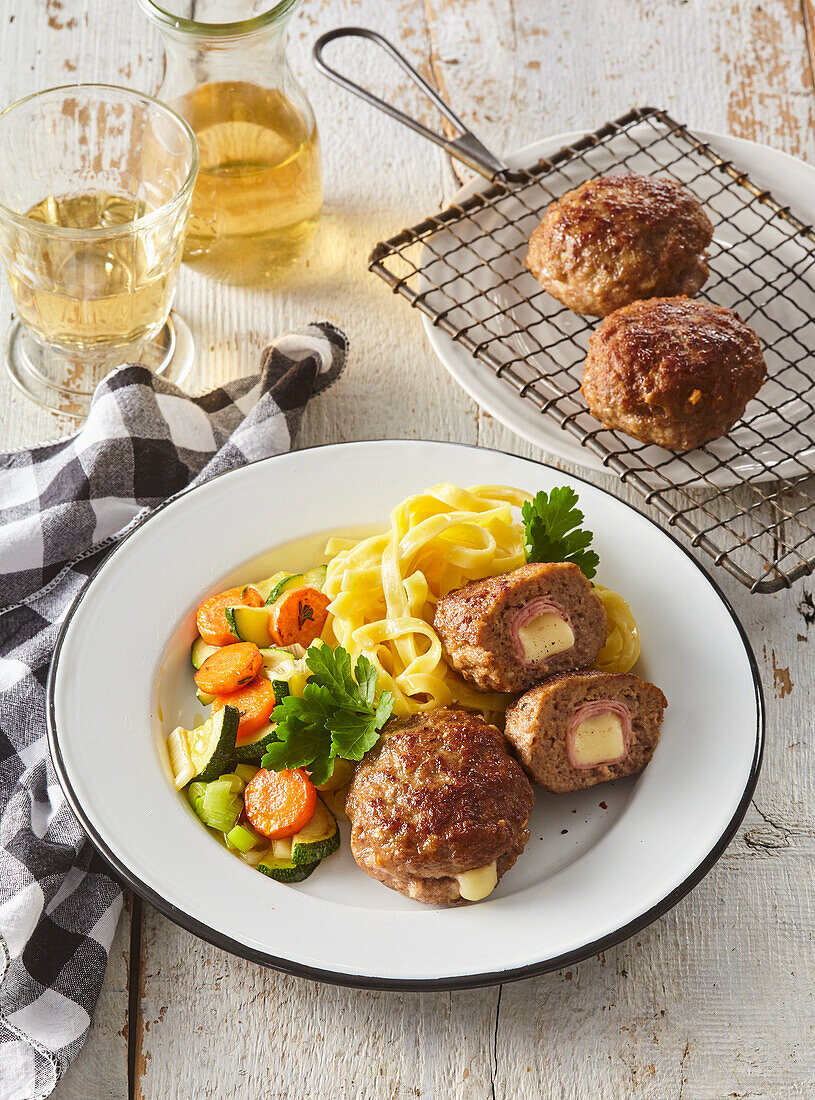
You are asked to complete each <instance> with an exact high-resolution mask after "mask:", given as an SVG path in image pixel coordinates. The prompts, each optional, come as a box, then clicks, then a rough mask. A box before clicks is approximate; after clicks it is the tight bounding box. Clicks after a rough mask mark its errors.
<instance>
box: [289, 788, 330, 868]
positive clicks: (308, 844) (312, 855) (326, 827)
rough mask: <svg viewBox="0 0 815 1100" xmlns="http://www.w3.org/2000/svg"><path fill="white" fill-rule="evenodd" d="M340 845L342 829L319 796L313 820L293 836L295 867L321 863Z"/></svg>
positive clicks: (292, 853) (292, 855) (292, 850)
mask: <svg viewBox="0 0 815 1100" xmlns="http://www.w3.org/2000/svg"><path fill="white" fill-rule="evenodd" d="M339 846H340V831H339V829H338V828H337V822H336V821H335V820H334V815H333V814H332V813H331V811H330V810H329V809H328V807H327V806H326V805H325V803H324V802H323V800H322V799H321V798H318V799H317V808H316V809H315V811H314V816H313V817H312V819H311V821H309V823H308V824H307V825H305V826H304V827H303V828H302V829H301V830H300V832H299V833H295V834H294V836H293V837H292V838H291V861H292V863H293V864H294V866H295V867H305V866H308V865H310V864H312V863H319V862H320V860H321V859H325V858H326V856H330V855H333V854H334V852H336V850H337V849H338V848H339Z"/></svg>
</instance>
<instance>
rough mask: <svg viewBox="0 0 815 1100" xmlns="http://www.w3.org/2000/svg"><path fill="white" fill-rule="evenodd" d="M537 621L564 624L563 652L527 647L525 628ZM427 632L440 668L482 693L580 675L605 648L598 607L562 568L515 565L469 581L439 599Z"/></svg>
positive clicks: (569, 568)
mask: <svg viewBox="0 0 815 1100" xmlns="http://www.w3.org/2000/svg"><path fill="white" fill-rule="evenodd" d="M544 615H546V616H550V615H551V616H557V617H558V618H559V619H561V620H562V621H563V622H565V623H566V624H567V625H568V627H569V629H570V630H571V632H572V635H573V638H574V642H573V644H572V645H571V646H570V647H569V648H568V649H564V650H562V651H560V652H552V648H551V647H549V649H548V651H546V650H545V649H544V651H543V652H541V650H540V648H539V649H538V650H537V651H536V650H535V649H533V648H532V646H531V644H530V639H529V630H530V627H532V624H534V623H535V622H539V621H540V617H541V616H544ZM548 621H551V620H548ZM555 625H556V624H555ZM433 626H434V627H435V628H436V631H437V633H438V635H439V637H440V638H441V640H442V644H443V645H444V650H445V654H446V657H447V660H448V662H449V663H450V664H451V665H452V666H453V668H455V669H456V670H457V671H458V672H460V673H461V675H462V676H463V677H464V678H465V679H467V680H471V681H472V682H473V683H474V684H476V685H477V686H478V687H480V688H482V689H483V690H484V691H523V690H524V689H525V688H528V687H531V686H532V684H536V683H537V682H538V681H539V680H542V679H543V678H544V676H549V675H551V674H552V673H554V672H563V671H565V670H566V669H570V668H585V667H586V666H587V665H590V664H592V662H593V661H594V659H595V658H596V657H597V654H598V653H599V651H600V650H601V649H602V647H603V646H604V645H605V641H606V613H605V610H604V608H603V604H602V602H601V601H600V598H599V597H598V596H596V595H595V594H594V592H592V588H591V585H590V584H589V582H588V581H587V580H586V578H585V577H584V575H583V574H582V573H581V572H580V570H579V569H578V567H577V566H576V565H572V564H571V563H570V562H546V563H544V564H538V563H535V564H529V565H522V566H521V567H520V569H515V570H514V571H513V572H512V573H504V574H503V575H502V576H500V577H488V578H487V579H486V580H483V581H473V582H472V583H471V584H468V585H465V586H464V588H459V589H456V591H455V592H451V593H450V594H449V595H447V596H445V597H444V598H443V599H441V600H439V602H438V605H437V607H436V614H435V617H434V619H433ZM532 629H534V627H532ZM536 652H537V655H536Z"/></svg>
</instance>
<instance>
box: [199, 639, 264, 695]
mask: <svg viewBox="0 0 815 1100" xmlns="http://www.w3.org/2000/svg"><path fill="white" fill-rule="evenodd" d="M262 668H263V658H262V657H261V655H260V650H259V649H258V647H257V646H256V645H255V643H254V642H235V643H234V644H233V645H225V646H221V648H220V649H217V650H216V651H215V652H214V653H213V654H212V655H211V656H209V657H207V659H206V661H204V663H203V664H202V665H201V667H200V668H199V669H198V671H197V672H196V674H195V682H196V684H197V685H198V687H199V688H200V689H201V691H203V692H205V693H206V694H207V695H223V694H225V693H226V692H230V691H237V690H238V688H242V687H246V685H247V684H251V683H252V681H253V680H254V678H255V677H256V676H257V674H258V673H259V672H260V670H261V669H262Z"/></svg>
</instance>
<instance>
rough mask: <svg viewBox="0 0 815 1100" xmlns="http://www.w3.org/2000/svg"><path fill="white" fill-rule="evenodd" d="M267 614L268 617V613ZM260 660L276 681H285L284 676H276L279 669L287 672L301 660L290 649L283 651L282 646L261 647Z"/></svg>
mask: <svg viewBox="0 0 815 1100" xmlns="http://www.w3.org/2000/svg"><path fill="white" fill-rule="evenodd" d="M266 614H267V616H268V612H267V613H266ZM299 648H301V649H302V648H303V647H302V646H300V647H299ZM260 659H261V660H262V661H263V667H264V668H265V669H266V671H267V672H268V673H269V676H270V678H276V679H283V677H282V676H281V677H277V676H276V673H277V670H278V668H282V669H283V670H284V671H285V670H286V669H287V668H290V667H291V666H292V665H294V664H296V662H297V661H298V660H299V658H298V657H296V656H295V655H294V654H293V653H292V651H291V650H290V649H283V648H282V646H268V647H266V648H264V647H263V646H261V647H260Z"/></svg>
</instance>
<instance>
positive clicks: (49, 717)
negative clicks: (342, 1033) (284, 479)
mask: <svg viewBox="0 0 815 1100" xmlns="http://www.w3.org/2000/svg"><path fill="white" fill-rule="evenodd" d="M391 443H410V444H414V445H416V446H419V447H421V446H423V445H425V444H428V443H430V444H441V445H442V446H446V447H457V448H462V449H465V450H473V449H478V450H481V451H487V452H490V453H493V454H499V455H504V456H507V457H510V458H520V459H522V460H523V461H525V462H533V463H535V464H536V465H538V466H543V467H546V468H547V469H549V470H553V471H554V472H555V473H561V472H562V471H559V470H558V469H557V467H556V466H552V465H551V464H550V463H548V462H542V461H540V460H539V459H534V458H527V457H526V456H524V455H514V454H512V452H510V451H503V450H500V449H499V448H497V447H478V448H474V447H473V445H472V444H468V443H460V442H448V441H445V440H427V439H415V438H412V439H411V438H406V437H401V438H400V437H394V438H391V439H359V440H349V441H346V442H341V443H321V444H316V445H314V446H312V447H302V448H295V450H297V451H303V452H305V451H319V450H325V449H327V448H346V447H356V446H360V445H371V444H373V445H375V446H387V445H388V444H391ZM291 453H292V452H290V451H284V452H282V455H286V454H291ZM282 455H269V456H267V457H266V458H259V459H254V460H253V461H252V462H246V463H244V464H243V465H242V466H239V467H236V468H234V469H232V470H224V471H222V472H221V473H219V474H215V475H214V476H213V477H212V478H208V479H207V481H205V482H202V483H201V485H196V486H193V487H187V488H185V489H182V490H181V491H180V492H178V493H175V494H174V495H173V496H171V497H169V498H167V500H164V501H162V502H161V503H160V504H159V505H157V506H156V508H155V509H153V511H151V512H149V513H148V514H147V515H146V516H144V517H143V518H142V519H141V520H139V522H138V523H136V524H134V526H133V527H132V528H131V529H130V530H128V531H127V533H126V534H125V535H124V536H123V537H122V538H121V539H120V541H119V542H118V543H117V544H116V545H115V546H114V547H113V549H112V550H111V551H110V552H109V553H108V554H106V555H105V556H104V557H103V558H102V560H101V561H100V562H99V563H98V564H97V565H96V567H95V568H94V570H93V572H92V573H91V574H90V576H89V577H88V579H87V581H86V583H85V584H84V585H83V587H82V589H81V591H80V592H79V593H78V594H77V596H76V597H75V599H74V600H73V602H72V604H71V606H70V608H69V609H68V612H67V613H66V616H65V620H64V622H63V623H62V626H61V628H60V632H59V636H58V637H57V642H56V645H55V646H54V652H53V656H52V658H51V663H50V665H49V669H48V679H47V682H46V731H47V732H46V736H47V742H48V750H49V754H50V757H51V762H52V765H53V767H54V771H55V772H56V776H57V780H58V782H59V785H60V787H61V789H62V792H63V794H64V795H65V798H66V800H67V802H68V805H69V806H70V807H71V810H72V811H73V813H74V815H75V816H76V817H77V819H78V821H79V823H80V825H81V826H82V828H83V830H84V831H85V833H86V834H87V836H88V838H89V840H90V841H91V843H92V844H93V846H94V848H95V849H96V851H97V852H98V853H99V854H100V855H101V856H102V858H103V859H104V860H105V862H106V863H107V864H108V865H109V867H110V868H111V869H112V870H113V872H114V877H116V878H118V879H119V880H120V882H122V883H123V884H124V885H126V886H128V887H129V888H130V889H131V890H132V891H133V892H134V894H136V895H137V896H138V897H140V898H142V899H144V900H145V901H148V902H149V903H150V904H151V905H152V906H153V907H154V908H156V909H158V911H159V912H160V913H162V914H163V915H164V916H166V917H168V918H169V919H170V920H171V921H173V923H174V924H177V925H178V926H179V927H180V928H183V929H184V930H185V931H187V932H191V933H192V934H193V935H195V936H198V937H199V939H202V940H204V941H205V942H206V943H209V944H211V945H212V946H213V947H217V948H219V949H220V950H223V951H228V952H230V953H231V954H233V955H236V956H238V957H239V958H242V959H246V960H247V961H249V962H255V963H260V964H261V965H263V966H267V967H269V968H270V969H273V970H278V971H280V972H282V973H286V974H292V975H294V976H295V977H299V978H306V979H309V980H311V981H316V982H324V983H326V984H329V985H337V986H343V987H346V988H352V989H375V990H389V991H401V992H433V991H436V992H444V991H452V990H462V989H478V988H482V987H486V986H493V985H502V984H504V983H505V982H515V981H522V980H524V979H525V978H531V977H535V976H537V975H540V974H548V973H551V972H553V971H556V970H561V969H563V968H564V967H566V966H574V965H577V964H578V963H580V962H584V961H585V960H586V959H590V958H593V957H594V956H595V955H597V954H599V953H600V952H601V951H606V950H608V949H609V948H611V947H614V946H616V945H617V944H619V943H623V942H624V941H625V940H627V939H630V938H631V937H632V936H634V935H636V934H637V933H638V932H640V931H642V930H643V929H644V928H647V927H648V925H650V924H653V922H654V921H656V920H658V919H659V918H660V917H662V916H664V915H665V914H666V913H668V912H670V910H671V909H673V908H674V907H675V906H676V905H677V904H678V903H679V902H680V901H681V900H682V898H683V897H685V896H686V895H687V894H688V893H690V891H691V890H693V889H694V888H695V887H696V886H698V884H699V883H700V882H701V881H702V879H703V878H705V877H706V876H707V875H708V873H709V872H710V871H711V870H712V868H713V867H714V866H715V865H716V863H718V861H719V859H720V858H721V856H722V855H723V853H724V851H725V850H726V848H727V847H728V846H729V844H730V842H731V840H732V839H733V837H734V836H735V834H736V831H737V829H738V827H739V825H740V824H741V822H742V820H743V818H744V815H745V813H746V812H747V808H748V806H749V805H750V800H751V799H752V796H753V793H754V791H755V788H756V784H757V782H758V777H759V775H760V773H761V765H762V761H763V755H764V746H765V742H766V705H765V700H764V689H763V685H762V682H761V676H760V672H759V668H758V662H757V660H756V656H755V653H754V650H753V646H752V644H751V642H750V639H749V638H748V636H747V633H746V631H745V629H744V627H743V625H742V623H741V621H740V619H739V617H738V615H737V614H736V612H735V610H734V608H733V606H732V605H731V603H730V601H729V599H728V598H727V596H726V595H725V594H724V592H723V591H722V590H721V588H720V587H719V585H718V583H717V582H716V581H715V580H714V579H713V577H712V576H711V575H710V574H709V573H708V571H707V570H706V569H705V568H704V567H703V565H702V564H701V562H699V561H697V559H696V558H695V556H694V555H693V554H692V553H691V551H690V549H689V548H687V547H685V546H683V545H682V543H681V542H679V540H678V539H677V537H676V536H675V535H674V534H672V533H671V532H669V531H666V530H664V529H663V528H662V527H660V526H659V525H658V524H657V523H656V522H655V521H654V520H653V519H652V518H651V517H650V516H648V515H647V514H646V513H645V512H643V511H641V510H640V509H639V508H637V507H635V506H634V505H632V504H629V503H628V502H627V501H624V500H621V498H620V497H618V496H616V495H615V494H614V493H611V492H609V491H608V490H607V489H604V488H603V487H602V486H600V485H596V484H595V483H594V482H592V481H590V480H589V479H588V478H587V477H583V476H581V475H580V474H572V473H570V474H569V476H570V477H573V478H575V480H577V481H581V482H583V483H584V484H586V485H589V486H591V488H593V489H597V490H599V491H600V492H601V493H603V494H604V495H605V496H610V497H612V498H613V499H614V500H616V501H617V502H618V503H619V504H622V505H623V506H624V507H626V508H630V509H631V510H632V511H634V512H636V513H637V514H638V515H640V516H642V518H644V519H646V520H647V521H648V523H649V524H650V525H651V526H652V527H655V528H656V529H657V531H658V532H659V533H660V534H662V535H664V536H665V537H666V538H667V539H668V540H669V542H671V543H672V544H673V545H674V546H675V547H677V548H678V549H679V550H681V551H682V553H683V554H684V555H685V556H686V557H687V558H688V559H689V560H690V561H691V562H692V563H693V565H695V566H696V568H697V569H698V570H699V572H700V573H701V574H702V577H703V578H704V579H705V580H707V582H708V584H709V585H710V587H711V588H712V589H713V592H714V594H715V595H716V596H717V597H718V599H719V600H720V602H721V603H722V605H723V606H724V608H725V610H726V611H727V613H728V615H729V616H730V618H731V620H732V621H733V624H734V625H735V627H736V631H737V633H738V636H739V638H740V640H741V643H742V646H743V648H744V651H745V654H746V656H747V661H748V666H749V669H750V675H751V678H752V681H753V689H754V694H755V706H756V731H755V747H754V750H753V759H752V761H751V764H750V770H749V773H748V776H747V781H746V784H745V787H744V791H743V793H742V796H741V799H740V800H739V803H738V805H737V807H736V809H735V811H734V813H733V815H732V817H731V818H730V821H729V822H728V823H727V825H726V826H725V828H724V831H723V832H722V834H721V836H720V837H719V838H718V840H717V841H716V843H715V844H714V845H713V847H712V848H711V849H710V851H709V852H708V854H707V856H706V857H705V858H704V859H703V860H701V862H700V863H698V864H697V865H696V867H695V868H694V869H693V870H692V871H691V873H690V874H689V875H688V876H687V877H686V878H684V879H683V880H682V882H681V883H679V885H678V886H676V887H675V888H674V889H673V890H672V891H670V893H668V894H667V895H666V896H665V897H664V898H662V899H661V900H660V901H659V902H657V904H656V905H653V906H652V907H651V908H650V909H648V910H646V911H645V912H644V913H641V914H640V915H639V916H638V917H636V918H634V920H632V921H629V922H628V923H627V924H625V925H622V926H621V927H620V928H617V929H615V930H614V931H613V932H609V933H607V934H606V935H605V936H602V937H600V938H599V939H597V940H592V941H591V942H590V943H587V944H584V945H582V946H581V947H579V948H575V949H574V950H572V951H567V952H564V953H563V954H561V955H558V956H555V957H554V958H551V959H545V960H541V961H539V962H536V963H528V964H525V965H524V966H520V967H514V968H512V969H510V970H492V971H484V972H482V973H479V974H464V975H460V976H455V977H442V978H417V979H413V978H382V977H376V976H368V975H362V974H348V973H344V972H342V971H333V970H324V969H322V968H319V967H312V966H307V965H306V964H304V963H299V962H297V961H296V960H292V959H284V958H279V957H278V956H276V955H273V954H272V953H271V952H267V951H262V950H258V949H256V948H252V947H249V946H247V945H246V944H244V943H242V942H241V941H240V940H235V939H233V938H232V937H231V936H229V935H226V934H225V933H223V932H219V931H218V930H217V929H214V928H212V927H211V926H210V925H208V924H206V923H205V922H203V921H201V920H199V919H198V918H197V917H195V916H193V915H192V914H190V913H187V912H186V911H185V910H182V909H179V908H178V907H177V906H175V905H173V904H172V902H170V901H168V900H167V899H166V898H164V897H162V896H161V895H160V894H159V893H157V892H156V891H155V890H153V889H152V887H150V886H148V885H147V884H146V883H144V882H143V881H142V880H141V879H140V878H139V876H138V874H136V873H135V872H134V871H132V870H131V869H130V868H129V867H127V866H126V865H125V864H124V863H123V862H122V861H121V860H120V859H119V858H118V856H117V855H116V854H115V853H114V852H113V851H112V850H111V849H110V847H109V846H108V844H107V843H106V842H105V841H104V840H103V839H102V837H101V836H100V835H99V833H98V831H97V829H96V827H95V825H94V823H93V821H92V820H91V818H90V816H89V814H88V813H86V811H85V810H84V808H83V806H82V804H81V801H80V800H79V798H78V797H77V795H76V793H75V792H74V789H73V786H72V783H71V779H70V777H69V775H68V771H67V768H66V766H65V762H64V759H63V756H62V751H61V747H60V742H59V731H58V729H57V722H56V713H55V688H56V680H57V675H58V670H59V658H60V654H61V651H62V646H63V643H64V641H65V638H66V636H67V633H68V630H69V627H70V624H71V621H72V620H73V617H74V615H75V613H76V611H77V609H78V608H79V606H80V604H81V603H82V601H83V600H84V599H85V597H86V596H87V594H88V592H90V591H91V588H92V586H93V583H94V581H95V580H96V578H97V576H98V575H99V573H100V572H101V570H102V569H103V568H104V566H105V565H106V564H107V562H109V561H110V560H111V558H112V557H113V556H114V555H115V554H116V553H118V551H119V550H120V548H121V547H122V546H124V544H125V543H126V542H127V540H128V539H129V538H130V537H131V535H133V534H134V533H135V532H136V531H138V530H141V528H142V527H143V526H144V525H145V524H147V523H149V522H150V521H151V520H152V519H154V518H155V517H156V516H158V515H160V514H161V513H162V512H163V511H164V510H165V509H166V508H168V507H170V506H171V505H172V504H175V503H177V502H178V501H179V500H181V499H183V498H184V497H186V496H188V495H189V494H192V493H194V492H196V490H197V489H199V488H202V487H203V485H207V484H209V482H211V481H214V480H216V479H217V478H222V477H227V476H229V475H230V474H235V473H238V472H239V471H240V470H242V469H244V468H246V467H249V466H255V465H257V464H258V463H263V462H274V461H275V459H277V458H280V457H282Z"/></svg>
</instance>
